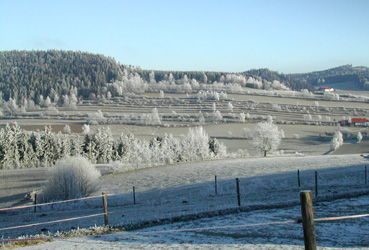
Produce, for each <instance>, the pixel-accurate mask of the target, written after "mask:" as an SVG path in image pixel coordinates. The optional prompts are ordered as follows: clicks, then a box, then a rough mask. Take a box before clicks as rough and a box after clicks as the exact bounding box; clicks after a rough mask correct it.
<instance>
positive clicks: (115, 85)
mask: <svg viewBox="0 0 369 250" xmlns="http://www.w3.org/2000/svg"><path fill="white" fill-rule="evenodd" d="M368 79H369V68H366V67H352V66H350V65H346V66H342V67H338V68H334V69H330V70H326V71H320V72H312V73H307V74H281V73H278V72H275V71H271V70H269V69H257V70H250V71H246V72H242V73H227V72H203V71H193V72H181V71H149V70H142V69H141V68H140V67H133V66H130V65H122V64H120V63H118V62H117V61H116V60H115V59H114V58H111V57H106V56H104V55H98V54H92V53H87V52H74V51H58V50H48V51H3V52H1V51H0V92H1V93H0V100H1V97H2V98H3V100H5V101H8V100H9V99H10V98H12V99H15V100H16V101H17V102H18V104H21V103H22V102H23V101H24V100H33V101H34V102H35V103H36V104H39V103H38V100H39V99H41V100H42V98H46V97H50V98H51V100H52V101H54V102H58V100H59V101H60V100H61V99H62V97H63V96H64V95H69V94H71V92H73V93H75V96H78V99H79V100H81V98H82V99H87V98H96V97H98V96H108V92H109V96H117V95H122V94H125V93H127V92H129V91H132V92H134V93H135V91H136V92H140V91H145V90H147V89H150V88H147V86H146V85H147V84H154V85H155V83H160V84H158V85H157V86H159V87H160V86H162V87H163V86H165V87H164V88H162V89H163V90H165V91H166V90H167V89H171V88H172V87H173V86H176V87H178V89H179V90H181V91H184V92H186V91H187V90H188V89H191V86H192V87H194V89H199V87H198V86H197V85H198V84H199V83H207V84H214V83H215V82H217V83H221V84H236V85H238V86H239V87H240V86H251V87H255V88H261V89H271V85H272V83H274V82H277V85H278V84H279V83H281V84H280V85H278V86H284V85H286V86H287V87H289V88H290V89H293V90H301V89H308V90H313V85H317V84H318V83H320V82H326V83H331V82H343V81H354V82H356V83H358V84H360V86H362V87H367V88H369V82H368ZM145 84H146V85H145ZM154 85H152V86H154ZM233 87H234V86H233ZM132 89H133V90H132ZM137 89H138V90H139V91H138V90H137ZM152 89H153V88H151V90H152ZM184 89H186V90H184ZM156 90H158V88H156ZM188 91H190V90H188ZM188 93H191V91H190V92H188Z"/></svg>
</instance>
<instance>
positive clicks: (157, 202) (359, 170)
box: [0, 155, 369, 249]
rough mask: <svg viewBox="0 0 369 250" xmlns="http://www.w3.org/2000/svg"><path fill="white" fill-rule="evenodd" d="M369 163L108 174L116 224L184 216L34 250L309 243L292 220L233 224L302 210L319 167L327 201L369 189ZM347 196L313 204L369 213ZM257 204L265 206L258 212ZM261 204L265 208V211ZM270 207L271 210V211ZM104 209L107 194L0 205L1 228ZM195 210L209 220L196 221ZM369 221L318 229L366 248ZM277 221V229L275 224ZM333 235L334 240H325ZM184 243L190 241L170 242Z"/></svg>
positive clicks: (214, 164)
mask: <svg viewBox="0 0 369 250" xmlns="http://www.w3.org/2000/svg"><path fill="white" fill-rule="evenodd" d="M367 164H369V161H368V159H367V158H365V157H362V156H360V155H331V156H314V157H313V156H310V157H281V158H267V159H260V158H251V159H238V160H221V161H210V162H199V163H185V164H178V165H173V166H166V167H158V168H151V169H145V170H140V171H135V172H130V173H125V174H115V175H105V176H103V177H102V179H101V187H100V191H99V192H97V193H96V194H101V192H102V191H104V192H107V193H109V194H112V196H109V198H108V204H109V212H111V214H110V215H109V222H110V224H111V225H114V226H121V227H125V228H127V227H132V226H138V225H140V224H141V225H144V224H145V223H147V224H150V225H156V224H157V223H159V224H161V222H163V221H165V223H169V222H170V220H169V218H173V217H175V218H177V219H176V220H178V221H181V222H179V223H177V224H172V225H161V226H157V227H151V228H149V229H145V230H144V231H147V230H148V231H150V233H149V234H148V235H146V233H145V234H142V233H140V234H138V233H137V232H136V231H135V232H129V233H126V232H125V233H119V234H115V235H105V236H97V237H81V238H70V239H60V240H57V241H56V242H52V243H47V244H46V245H40V246H35V247H33V248H29V249H73V248H76V247H78V248H81V249H101V246H102V245H101V244H104V247H106V249H122V248H124V249H163V248H183V249H187V248H188V249H209V248H213V249H222V248H223V249H232V248H233V249H242V248H245V245H243V244H249V245H247V247H248V248H249V247H250V248H251V249H275V248H276V247H277V249H299V248H298V247H297V245H299V246H301V245H302V244H303V243H302V241H301V239H302V238H301V237H302V233H301V225H295V224H293V223H291V224H281V225H273V226H262V227H260V226H259V227H255V228H257V229H252V230H256V231H252V230H251V229H249V228H247V233H245V228H243V227H240V228H238V227H235V228H233V226H234V225H245V224H255V223H266V222H275V221H289V220H295V219H296V218H297V217H298V216H299V213H300V212H299V206H298V204H299V191H300V190H301V189H310V190H313V192H314V170H317V171H318V176H319V177H318V182H319V198H320V199H321V200H323V199H328V200H329V199H331V198H333V197H337V196H339V195H342V194H352V193H353V192H356V193H368V191H369V189H368V186H365V184H364V183H365V180H364V166H365V165H367ZM298 169H299V170H300V173H301V187H298V186H297V174H296V171H297V170H298ZM215 175H217V179H218V183H217V184H218V185H217V190H218V194H217V195H215V186H214V177H215ZM235 178H239V179H240V186H241V203H242V207H241V210H243V211H246V212H244V213H235V212H237V209H238V205H237V198H236V191H235V190H236V188H235ZM133 186H135V188H136V192H137V193H136V202H137V204H136V205H133V198H132V187H133ZM342 202H343V204H341V203H340V201H334V202H323V201H321V202H319V203H318V206H316V208H315V209H316V214H317V217H326V216H337V215H343V214H345V215H346V214H361V213H369V210H368V196H363V197H362V198H355V199H352V200H349V201H345V200H343V201H342ZM332 204H333V205H332ZM350 204H351V205H350ZM332 206H333V207H332ZM335 206H336V207H335ZM281 207H283V208H281ZM256 208H258V209H259V210H257V211H256V210H255V209H256ZM261 208H264V210H260V209H261ZM265 208H268V209H267V210H265ZM219 211H221V212H222V214H224V215H223V216H220V217H212V216H214V215H216V214H219ZM98 213H102V202H101V197H98V198H96V199H91V200H88V201H84V202H79V203H77V202H74V203H72V204H70V203H68V204H66V205H53V206H51V207H50V206H45V207H42V208H38V210H37V212H36V213H33V208H31V209H24V210H15V211H3V212H1V211H0V230H1V229H2V228H5V227H12V226H18V225H26V224H32V223H42V222H47V221H53V220H58V219H66V218H71V217H78V216H84V215H91V214H98ZM227 214H228V215H227ZM197 215H201V217H207V218H204V219H200V220H193V219H196V216H197ZM209 216H210V217H209ZM103 221H104V220H103V217H102V216H97V217H92V218H89V219H82V220H75V221H70V222H67V223H55V224H42V225H39V226H33V227H27V228H20V229H9V230H2V231H0V234H1V235H2V237H3V238H14V237H19V236H21V235H36V234H39V233H41V232H42V231H44V233H46V234H47V232H50V233H52V234H54V233H55V232H56V231H58V230H61V231H69V230H71V228H77V227H83V228H86V227H89V226H94V225H103ZM367 222H368V220H367V219H365V218H361V219H357V220H347V221H342V222H337V223H338V224H337V225H336V226H332V229H330V230H328V229H324V228H323V229H318V228H317V230H320V232H321V233H320V234H321V235H323V236H324V237H323V238H321V239H324V240H323V241H321V246H330V247H361V246H368V245H369V243H368V242H367V241H365V240H367V238H369V237H364V236H365V234H367V231H368V226H367V225H366V224H368V223H367ZM330 223H331V222H330ZM147 224H146V225H147ZM321 224H322V225H325V224H326V223H321ZM332 225H333V224H332ZM219 226H230V227H229V228H220V229H214V230H213V229H212V230H203V231H202V230H200V231H198V232H197V231H196V232H172V233H170V234H169V233H168V232H165V233H163V232H161V233H154V234H151V231H154V230H155V231H158V230H159V231H166V230H178V229H183V228H203V227H219ZM275 226H277V229H274V227H275ZM252 228H254V227H252ZM278 228H279V229H278ZM250 230H251V231H250ZM340 230H341V231H340ZM328 231H329V232H331V233H332V232H333V235H331V236H329V232H328ZM140 232H143V231H140ZM336 232H339V233H336ZM342 232H349V233H350V235H351V236H350V237H341V235H342ZM353 232H354V233H353ZM363 234H364V235H363ZM283 235H285V236H283ZM328 238H332V239H331V240H327V239H328ZM133 239H134V241H133ZM180 243H181V244H187V245H167V244H180ZM206 244H216V245H206ZM217 244H219V245H217ZM227 244H236V245H227ZM239 244H240V245H239ZM252 244H257V246H253V245H252ZM268 244H272V245H268ZM274 244H277V245H274ZM92 246H94V247H95V248H92ZM99 246H100V247H99ZM96 247H97V248H96ZM283 247H285V248H283ZM300 248H301V247H300ZM301 249H302V248H301Z"/></svg>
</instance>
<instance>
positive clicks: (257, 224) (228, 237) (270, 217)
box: [25, 196, 369, 250]
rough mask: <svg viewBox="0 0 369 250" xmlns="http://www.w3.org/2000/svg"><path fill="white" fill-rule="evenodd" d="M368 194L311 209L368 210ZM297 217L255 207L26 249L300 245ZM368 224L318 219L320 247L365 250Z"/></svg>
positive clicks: (319, 213) (323, 213)
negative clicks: (249, 210)
mask: <svg viewBox="0 0 369 250" xmlns="http://www.w3.org/2000/svg"><path fill="white" fill-rule="evenodd" d="M368 198H369V196H363V197H360V198H354V199H348V200H337V201H333V202H320V203H319V204H318V205H316V206H315V207H314V209H315V211H314V212H315V216H316V218H323V217H332V216H339V215H346V214H363V213H367V212H368V204H369V201H368ZM299 215H300V207H299V206H294V207H289V208H287V209H269V210H259V211H252V212H246V213H238V214H233V215H225V216H218V217H214V218H205V219H199V220H194V221H189V222H179V223H173V224H169V225H162V226H156V227H151V228H147V229H142V230H136V231H130V232H120V233H115V234H108V235H99V236H89V237H75V238H67V239H57V240H56V241H55V242H51V243H46V244H44V245H39V246H32V247H26V248H25V249H27V250H30V249H55V250H57V249H75V248H77V247H78V249H81V250H83V249H263V250H264V249H304V247H303V233H302V225H301V224H297V223H294V221H295V220H296V218H298V217H299ZM368 222H369V218H368V217H366V218H360V219H347V220H340V221H328V222H316V223H315V228H316V235H317V245H318V249H341V248H345V249H346V248H350V249H369V237H368V233H367V232H368V230H369V223H368ZM270 223H272V224H270ZM333 247H336V248H333ZM337 247H338V248H337Z"/></svg>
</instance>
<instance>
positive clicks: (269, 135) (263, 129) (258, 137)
mask: <svg viewBox="0 0 369 250" xmlns="http://www.w3.org/2000/svg"><path fill="white" fill-rule="evenodd" d="M252 142H253V144H254V145H255V147H256V148H257V149H259V150H260V151H261V152H262V154H263V155H264V157H266V156H267V153H268V152H273V151H275V150H276V149H278V146H279V144H280V142H281V133H280V130H279V128H278V127H277V125H275V124H273V123H271V122H259V123H258V124H257V125H256V126H255V127H254V129H253V132H252Z"/></svg>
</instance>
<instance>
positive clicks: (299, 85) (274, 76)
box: [244, 68, 314, 91]
mask: <svg viewBox="0 0 369 250" xmlns="http://www.w3.org/2000/svg"><path fill="white" fill-rule="evenodd" d="M244 74H247V75H253V76H258V77H261V78H262V79H265V80H267V81H270V82H273V81H275V80H277V81H280V82H283V83H285V84H286V86H287V87H289V88H291V89H293V90H301V89H308V90H310V91H312V90H313V89H314V88H313V85H312V84H311V83H309V82H307V81H305V80H304V79H300V78H293V77H292V76H291V75H288V74H283V73H278V72H276V71H271V70H269V69H266V68H264V69H251V70H249V71H245V72H244Z"/></svg>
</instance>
